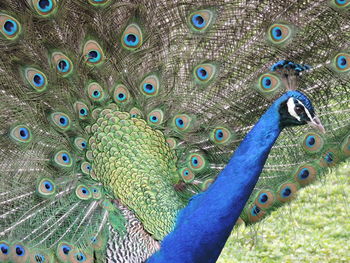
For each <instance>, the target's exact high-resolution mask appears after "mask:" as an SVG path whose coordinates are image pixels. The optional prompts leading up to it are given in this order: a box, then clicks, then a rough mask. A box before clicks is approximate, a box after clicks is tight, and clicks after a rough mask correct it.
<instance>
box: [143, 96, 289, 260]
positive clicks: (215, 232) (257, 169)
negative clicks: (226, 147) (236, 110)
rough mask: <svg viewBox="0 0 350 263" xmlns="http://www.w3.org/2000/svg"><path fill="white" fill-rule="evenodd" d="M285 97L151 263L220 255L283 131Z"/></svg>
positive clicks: (182, 216) (198, 199) (187, 209)
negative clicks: (281, 115)
mask: <svg viewBox="0 0 350 263" xmlns="http://www.w3.org/2000/svg"><path fill="white" fill-rule="evenodd" d="M284 97H285V96H282V97H281V98H280V99H278V100H277V101H276V102H275V103H274V104H273V105H272V106H271V107H270V108H269V109H268V111H267V112H266V113H265V114H264V115H263V116H262V117H261V118H260V120H259V121H258V123H257V124H256V125H255V126H254V127H253V129H252V130H251V131H250V132H249V133H248V134H247V136H246V137H245V138H244V140H243V141H242V143H241V144H240V146H239V147H238V148H237V150H236V151H235V153H234V155H233V156H232V158H231V160H230V161H229V163H228V164H227V166H226V167H225V169H224V170H223V171H222V172H221V173H220V175H219V176H218V178H217V179H216V181H215V182H214V183H213V184H212V185H211V186H210V187H209V189H208V190H207V191H206V192H204V193H202V194H198V195H196V196H195V197H194V198H193V199H192V200H191V201H190V203H189V204H188V206H186V207H185V208H184V209H183V210H181V211H180V213H179V215H178V217H177V224H176V226H175V229H174V231H172V232H171V233H170V234H169V235H167V236H166V237H165V238H164V239H163V241H162V245H161V249H160V251H159V252H157V253H155V254H154V255H153V256H152V257H151V258H150V259H149V260H148V263H153V262H167V263H173V262H178V263H180V262H182V263H185V262H186V263H187V262H188V263H190V262H191V263H197V262H198V263H205V262H215V261H216V260H217V258H218V257H219V255H220V253H221V250H222V248H223V247H224V245H225V243H226V240H227V238H228V236H229V235H230V233H231V230H232V228H233V226H234V224H235V222H236V220H237V219H238V217H239V215H240V214H241V212H242V210H243V208H244V205H245V203H246V202H247V200H248V198H249V196H250V194H251V193H252V191H253V188H254V186H255V184H256V183H257V181H258V179H259V175H260V173H261V171H262V169H263V166H264V164H265V162H266V159H267V157H268V154H269V152H270V150H271V147H272V146H273V144H274V143H275V141H276V139H277V137H278V136H279V134H280V132H281V128H280V125H279V114H278V106H279V104H280V102H281V101H282V100H283V99H285V98H284Z"/></svg>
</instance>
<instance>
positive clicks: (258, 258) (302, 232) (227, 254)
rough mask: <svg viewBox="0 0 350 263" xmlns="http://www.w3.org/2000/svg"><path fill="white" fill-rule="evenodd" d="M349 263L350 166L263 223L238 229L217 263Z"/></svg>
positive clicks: (302, 194) (306, 191) (301, 192)
mask: <svg viewBox="0 0 350 263" xmlns="http://www.w3.org/2000/svg"><path fill="white" fill-rule="evenodd" d="M228 262H229V263H234V262H247V263H248V262H249V263H250V262H252V263H253V262H259V263H260V262H268V263H273V262H286V263H288V262H293V263H294V262H303V263H304V262H317V263H319V262H322V263H324V262H334V263H337V262H350V163H349V164H345V165H341V167H340V168H339V169H337V170H336V171H333V172H332V173H330V174H329V175H327V176H325V177H324V178H323V179H322V180H321V181H319V182H317V183H315V184H313V185H312V186H309V187H307V188H305V189H303V190H301V191H300V192H299V195H298V198H297V199H296V200H295V201H293V202H292V203H291V204H290V205H286V206H285V207H283V208H280V209H278V210H277V211H275V212H273V213H272V214H271V216H269V217H267V218H266V219H265V220H263V221H262V222H261V223H258V224H256V225H254V226H251V227H245V226H239V227H238V228H236V229H235V230H234V231H233V232H232V234H231V236H230V238H229V240H228V241H227V243H226V246H225V249H224V250H223V252H222V254H221V256H220V258H219V260H218V263H228Z"/></svg>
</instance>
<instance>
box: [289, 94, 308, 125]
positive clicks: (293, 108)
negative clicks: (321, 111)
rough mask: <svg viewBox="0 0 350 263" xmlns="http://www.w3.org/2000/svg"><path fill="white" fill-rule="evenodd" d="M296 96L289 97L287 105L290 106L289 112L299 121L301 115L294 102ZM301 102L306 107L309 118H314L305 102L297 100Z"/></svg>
mask: <svg viewBox="0 0 350 263" xmlns="http://www.w3.org/2000/svg"><path fill="white" fill-rule="evenodd" d="M294 100H295V99H294V98H289V99H288V101H287V107H288V112H289V114H290V115H291V116H293V117H294V118H296V119H297V120H298V121H300V120H301V118H300V116H299V115H298V114H297V113H296V112H295V102H294ZM297 101H298V102H299V104H301V105H302V106H303V107H304V110H305V113H306V115H307V116H308V118H309V120H310V121H311V120H312V117H311V114H310V112H309V110H308V109H307V108H306V107H305V106H304V104H303V103H302V102H301V101H300V100H297Z"/></svg>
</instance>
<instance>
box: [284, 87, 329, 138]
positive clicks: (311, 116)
mask: <svg viewBox="0 0 350 263" xmlns="http://www.w3.org/2000/svg"><path fill="white" fill-rule="evenodd" d="M279 114H280V124H281V126H282V127H290V126H297V125H305V124H309V125H310V126H311V127H313V128H315V129H317V130H319V131H320V132H321V133H325V129H324V127H323V125H322V124H321V121H320V119H319V118H318V117H317V116H316V114H315V110H314V108H313V106H312V103H311V101H310V99H309V98H308V97H306V96H305V95H304V94H303V93H301V92H299V91H296V90H293V91H288V92H287V93H286V94H284V95H283V96H282V97H281V103H280V104H279Z"/></svg>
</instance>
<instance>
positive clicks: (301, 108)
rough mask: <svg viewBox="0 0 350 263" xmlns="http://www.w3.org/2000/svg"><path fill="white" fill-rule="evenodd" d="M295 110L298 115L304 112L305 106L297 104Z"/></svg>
mask: <svg viewBox="0 0 350 263" xmlns="http://www.w3.org/2000/svg"><path fill="white" fill-rule="evenodd" d="M294 110H295V112H296V113H297V114H298V115H300V114H302V113H303V112H304V108H303V107H301V106H295V108H294Z"/></svg>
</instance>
